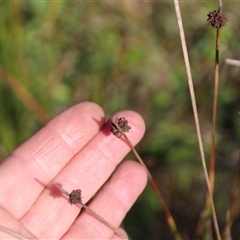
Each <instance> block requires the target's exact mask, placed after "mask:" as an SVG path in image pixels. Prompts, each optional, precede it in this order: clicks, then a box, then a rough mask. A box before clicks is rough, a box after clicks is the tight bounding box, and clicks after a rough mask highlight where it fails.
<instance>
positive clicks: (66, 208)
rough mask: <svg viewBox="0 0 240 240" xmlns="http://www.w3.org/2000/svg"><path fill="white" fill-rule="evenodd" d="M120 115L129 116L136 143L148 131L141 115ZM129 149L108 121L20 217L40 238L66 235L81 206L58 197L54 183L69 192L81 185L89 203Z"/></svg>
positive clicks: (131, 133)
mask: <svg viewBox="0 0 240 240" xmlns="http://www.w3.org/2000/svg"><path fill="white" fill-rule="evenodd" d="M120 116H121V117H122V116H124V117H126V119H128V121H129V123H130V125H131V127H132V129H131V131H130V132H129V134H128V136H129V138H130V139H131V141H132V143H133V144H134V145H135V144H136V143H137V142H138V141H139V140H140V139H141V138H142V136H143V133H144V130H145V125H144V122H143V120H142V118H141V116H140V115H139V114H137V113H135V112H133V111H121V112H119V113H117V114H116V115H114V116H113V117H112V119H115V118H116V117H120ZM129 150H130V148H129V146H128V145H127V144H126V142H125V141H124V140H123V139H118V138H116V137H115V136H113V135H112V134H110V128H109V122H108V123H106V124H105V125H104V127H103V128H102V130H101V131H100V132H99V133H98V134H97V135H96V136H95V137H94V138H93V139H92V140H91V141H90V142H89V143H88V144H87V145H86V146H85V147H84V148H83V149H82V150H81V151H80V152H79V153H78V154H76V155H75V156H74V158H73V159H72V160H71V161H70V162H69V163H68V164H67V165H66V167H65V168H64V169H63V170H62V171H61V172H60V173H59V174H58V175H57V176H56V178H55V179H54V180H53V182H52V183H51V185H50V186H49V187H48V188H46V189H45V190H44V191H43V192H42V194H41V195H40V197H39V199H38V200H37V201H36V203H35V204H34V205H33V207H32V208H31V210H29V211H28V213H26V214H25V216H23V218H22V219H21V221H22V223H23V224H24V226H26V227H27V229H28V230H29V231H31V232H33V233H34V235H36V236H37V237H39V238H48V239H49V238H54V237H61V236H63V234H64V233H65V232H66V231H67V230H68V228H69V227H70V226H71V224H72V223H73V221H74V220H75V218H76V216H77V215H78V212H79V207H78V206H77V205H72V206H71V205H70V204H68V203H67V201H66V198H63V197H59V194H58V197H57V193H56V191H57V190H56V187H55V188H54V185H55V184H62V186H63V188H64V189H65V190H67V191H68V192H71V191H72V190H73V189H78V188H81V190H82V192H83V202H87V201H88V200H89V199H90V198H91V197H92V196H93V195H94V194H95V193H96V192H97V191H98V189H99V188H100V187H101V186H102V185H103V184H104V182H105V181H106V180H107V179H108V178H109V176H110V175H111V174H112V172H113V171H114V170H115V168H116V166H117V165H118V164H119V162H120V161H121V160H122V159H123V157H124V156H125V155H126V154H127V153H128V152H129ZM53 210H54V211H53ZM29 223H31V225H29ZM27 225H28V226H27Z"/></svg>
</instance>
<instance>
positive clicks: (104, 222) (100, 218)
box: [56, 184, 127, 240]
mask: <svg viewBox="0 0 240 240" xmlns="http://www.w3.org/2000/svg"><path fill="white" fill-rule="evenodd" d="M56 187H57V188H58V189H59V190H60V191H61V192H62V193H63V194H65V195H66V196H68V197H69V195H70V194H69V193H68V192H67V191H66V190H65V189H63V188H62V187H61V186H60V185H58V184H56ZM78 203H79V204H80V205H81V206H82V207H83V208H84V209H85V210H86V211H87V212H89V213H91V214H92V215H93V216H94V217H96V218H97V219H98V220H99V221H100V222H102V223H103V224H105V225H106V226H107V227H109V228H110V229H111V230H113V231H114V232H115V233H116V234H117V235H118V236H119V237H120V238H122V239H124V240H127V238H126V237H125V236H124V235H123V234H122V233H121V232H120V231H119V230H118V229H117V228H115V227H114V226H113V225H111V224H110V223H109V222H108V221H106V220H105V219H104V218H103V217H101V216H100V215H99V214H98V213H96V212H95V211H94V210H92V209H91V208H90V207H88V206H87V205H86V204H84V203H82V202H78Z"/></svg>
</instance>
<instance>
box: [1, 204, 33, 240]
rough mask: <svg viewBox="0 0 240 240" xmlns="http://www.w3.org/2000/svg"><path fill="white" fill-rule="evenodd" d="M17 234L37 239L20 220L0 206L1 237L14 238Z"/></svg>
mask: <svg viewBox="0 0 240 240" xmlns="http://www.w3.org/2000/svg"><path fill="white" fill-rule="evenodd" d="M16 234H18V235H19V236H22V238H25V239H36V237H35V236H34V235H32V234H31V233H30V232H28V231H27V230H26V229H25V228H24V227H23V226H22V225H21V224H20V223H19V221H18V220H17V219H16V218H14V217H13V216H12V215H11V214H9V213H8V212H7V211H6V210H5V209H4V208H2V207H1V206H0V239H13V237H14V236H15V237H16V238H20V237H17V236H16Z"/></svg>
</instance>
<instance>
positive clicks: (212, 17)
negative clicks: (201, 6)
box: [207, 10, 228, 28]
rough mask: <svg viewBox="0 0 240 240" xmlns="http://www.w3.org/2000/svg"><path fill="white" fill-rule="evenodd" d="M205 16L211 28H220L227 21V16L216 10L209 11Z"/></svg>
mask: <svg viewBox="0 0 240 240" xmlns="http://www.w3.org/2000/svg"><path fill="white" fill-rule="evenodd" d="M207 16H208V19H207V21H208V23H209V25H211V26H212V27H213V28H222V27H224V26H226V23H227V22H228V19H227V17H226V16H225V15H223V14H222V13H220V12H219V11H217V10H214V11H212V12H209V14H208V15H207Z"/></svg>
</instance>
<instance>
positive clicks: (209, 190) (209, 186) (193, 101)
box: [174, 0, 221, 240]
mask: <svg viewBox="0 0 240 240" xmlns="http://www.w3.org/2000/svg"><path fill="white" fill-rule="evenodd" d="M174 6H175V11H176V17H177V22H178V27H179V33H180V39H181V44H182V50H183V56H184V62H185V66H186V72H187V78H188V85H189V90H190V97H191V102H192V107H193V113H194V120H195V126H196V131H197V138H198V145H199V150H200V155H201V160H202V166H203V172H204V176H205V180H206V184H207V190H208V193H209V198H210V202H211V208H212V212H213V223H214V228H215V232H216V236H217V239H218V240H221V235H220V231H219V228H218V222H217V216H216V211H215V207H214V202H213V197H212V194H211V185H210V181H209V178H208V171H207V167H206V161H205V155H204V150H203V143H202V136H201V130H200V124H199V118H198V111H197V104H196V98H195V93H194V87H193V80H192V74H191V67H190V62H189V58H188V51H187V45H186V40H185V34H184V28H183V23H182V17H181V11H180V6H179V1H178V0H174Z"/></svg>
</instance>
